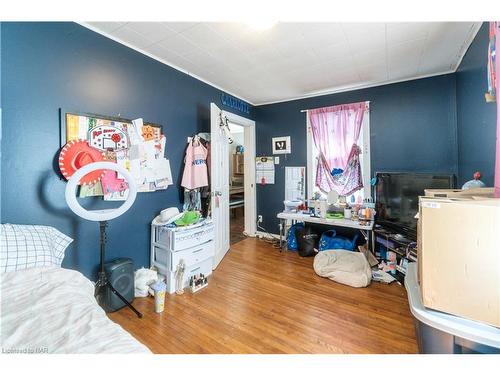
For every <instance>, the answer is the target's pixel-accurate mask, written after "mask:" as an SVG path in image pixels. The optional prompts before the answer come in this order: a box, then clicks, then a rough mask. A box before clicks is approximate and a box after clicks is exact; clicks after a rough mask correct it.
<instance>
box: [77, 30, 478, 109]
mask: <svg viewBox="0 0 500 375" xmlns="http://www.w3.org/2000/svg"><path fill="white" fill-rule="evenodd" d="M83 25H84V26H86V27H89V28H91V29H92V30H94V31H97V32H99V33H101V34H103V35H106V36H108V37H110V38H112V39H114V40H117V41H119V42H121V43H123V44H125V45H127V46H129V47H132V48H134V49H136V50H138V51H140V52H143V53H145V54H147V55H149V56H151V57H153V58H155V59H157V60H159V61H162V62H164V63H165V64H168V65H171V66H173V67H174V68H177V69H179V70H182V71H184V72H187V73H189V74H190V75H193V76H195V77H196V78H199V79H201V80H202V81H205V82H207V83H209V84H211V85H213V86H216V87H218V88H220V89H222V90H224V91H226V92H228V93H230V94H233V95H235V96H237V97H239V98H241V99H244V100H246V101H248V102H249V103H251V104H254V105H258V104H264V103H271V102H278V101H285V100H290V99H296V98H301V97H307V96H314V95H319V94H323V93H328V92H337V91H345V90H349V89H353V88H361V87H369V86H376V85H381V84H386V83H390V82H398V81H405V80H410V79H415V78H419V77H425V76H431V75H437V74H443V73H449V72H453V71H455V70H456V68H457V66H458V64H459V63H460V61H461V59H462V57H463V55H464V53H465V51H466V50H467V48H468V46H469V45H470V43H471V41H472V39H473V38H474V36H475V35H476V33H477V31H478V30H479V27H480V26H481V23H478V22H476V23H474V22H434V23H433V22H418V23H278V24H276V25H274V26H273V27H272V28H271V29H268V30H263V31H256V30H253V29H252V28H251V27H250V26H248V25H246V24H243V23H230V22H215V23H210V22H199V23H195V22H88V23H85V24H83Z"/></svg>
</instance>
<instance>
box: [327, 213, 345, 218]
mask: <svg viewBox="0 0 500 375" xmlns="http://www.w3.org/2000/svg"><path fill="white" fill-rule="evenodd" d="M326 218H327V219H343V218H344V215H343V214H341V213H340V212H335V213H327V214H326Z"/></svg>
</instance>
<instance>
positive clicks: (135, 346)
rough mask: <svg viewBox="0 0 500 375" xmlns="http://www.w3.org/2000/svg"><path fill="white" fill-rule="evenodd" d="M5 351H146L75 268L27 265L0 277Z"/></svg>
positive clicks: (147, 350)
mask: <svg viewBox="0 0 500 375" xmlns="http://www.w3.org/2000/svg"><path fill="white" fill-rule="evenodd" d="M1 291H2V294H1V300H2V303H1V307H2V310H1V342H2V344H1V346H2V349H3V350H4V351H11V352H13V351H39V352H42V353H43V352H48V353H149V352H150V351H149V349H148V348H146V347H145V346H144V345H142V344H141V343H140V342H138V341H137V340H136V339H135V338H133V337H132V335H130V334H129V333H128V332H126V331H125V330H124V329H123V328H121V327H120V326H119V325H118V324H116V323H113V322H112V321H111V320H110V319H109V318H108V317H107V316H106V314H105V312H104V310H103V309H102V308H101V307H100V306H99V305H98V304H97V302H96V300H95V298H94V286H93V284H92V283H91V282H90V280H88V279H87V278H85V277H84V276H83V275H82V274H81V273H79V272H77V271H72V270H67V269H63V268H32V269H28V270H23V271H16V272H8V273H4V274H2V275H1Z"/></svg>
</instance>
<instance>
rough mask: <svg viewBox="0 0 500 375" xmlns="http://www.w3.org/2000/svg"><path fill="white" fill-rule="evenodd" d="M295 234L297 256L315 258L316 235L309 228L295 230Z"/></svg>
mask: <svg viewBox="0 0 500 375" xmlns="http://www.w3.org/2000/svg"><path fill="white" fill-rule="evenodd" d="M295 233H296V236H297V243H298V245H299V248H298V250H299V255H300V256H301V257H312V256H315V255H316V254H317V253H318V239H319V236H318V234H317V233H314V232H313V231H312V230H311V227H303V228H300V227H299V228H297V229H296V231H295Z"/></svg>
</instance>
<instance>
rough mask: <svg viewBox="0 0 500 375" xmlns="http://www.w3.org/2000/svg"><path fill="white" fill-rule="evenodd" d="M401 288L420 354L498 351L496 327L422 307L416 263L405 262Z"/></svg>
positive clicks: (498, 342)
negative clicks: (411, 315) (413, 319)
mask: <svg viewBox="0 0 500 375" xmlns="http://www.w3.org/2000/svg"><path fill="white" fill-rule="evenodd" d="M405 287H406V291H407V293H408V302H409V305H410V310H411V312H412V314H413V316H414V318H415V331H416V334H417V341H418V348H419V351H420V353H425V354H434V353H435V354H455V353H463V354H470V353H496V354H498V353H500V329H499V328H496V327H493V326H490V325H487V324H483V323H479V322H475V321H472V320H469V319H465V318H460V317H457V316H454V315H449V314H446V313H443V312H439V311H435V310H431V309H427V308H425V307H424V305H423V304H422V296H421V293H420V286H419V285H418V281H417V264H416V263H410V264H409V265H408V271H407V274H406V277H405Z"/></svg>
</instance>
